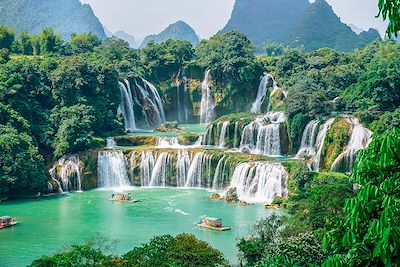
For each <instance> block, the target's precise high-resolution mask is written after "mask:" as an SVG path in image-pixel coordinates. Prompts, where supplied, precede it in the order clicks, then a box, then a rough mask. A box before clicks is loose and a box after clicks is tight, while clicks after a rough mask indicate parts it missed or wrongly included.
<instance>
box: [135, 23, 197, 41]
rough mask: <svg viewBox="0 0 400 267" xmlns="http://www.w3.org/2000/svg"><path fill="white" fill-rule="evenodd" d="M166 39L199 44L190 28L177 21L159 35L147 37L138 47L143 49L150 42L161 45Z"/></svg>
mask: <svg viewBox="0 0 400 267" xmlns="http://www.w3.org/2000/svg"><path fill="white" fill-rule="evenodd" d="M168 39H173V40H183V41H188V42H190V43H191V44H192V45H197V44H198V43H199V42H200V39H199V37H198V35H197V34H196V32H195V31H194V30H193V28H192V27H190V26H189V25H188V24H187V23H185V22H183V21H177V22H175V23H173V24H170V25H169V26H168V27H167V28H165V29H164V30H163V31H162V32H160V33H159V34H151V35H149V36H147V37H146V38H145V39H144V40H143V42H142V44H141V46H140V47H145V46H147V44H149V43H150V42H155V43H162V42H165V41H167V40H168Z"/></svg>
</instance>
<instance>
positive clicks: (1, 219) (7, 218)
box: [0, 216, 12, 221]
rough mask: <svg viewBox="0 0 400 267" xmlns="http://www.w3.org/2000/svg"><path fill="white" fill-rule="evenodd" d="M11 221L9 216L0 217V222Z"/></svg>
mask: <svg viewBox="0 0 400 267" xmlns="http://www.w3.org/2000/svg"><path fill="white" fill-rule="evenodd" d="M10 219H12V218H11V217H10V216H2V217H0V221H6V220H10Z"/></svg>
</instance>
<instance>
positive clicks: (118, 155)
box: [97, 151, 130, 190]
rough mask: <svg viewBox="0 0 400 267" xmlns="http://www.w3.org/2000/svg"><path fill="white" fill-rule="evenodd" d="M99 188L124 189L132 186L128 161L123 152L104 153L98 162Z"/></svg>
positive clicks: (99, 155) (100, 153) (99, 154)
mask: <svg viewBox="0 0 400 267" xmlns="http://www.w3.org/2000/svg"><path fill="white" fill-rule="evenodd" d="M97 176H98V187H99V188H103V189H117V190H118V189H120V190H121V189H124V188H126V187H129V186H130V182H129V177H128V172H127V165H126V159H125V156H124V154H123V153H122V152H121V151H112V152H111V151H110V152H109V151H102V152H99V153H98V160H97Z"/></svg>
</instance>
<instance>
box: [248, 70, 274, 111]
mask: <svg viewBox="0 0 400 267" xmlns="http://www.w3.org/2000/svg"><path fill="white" fill-rule="evenodd" d="M271 86H272V87H273V88H274V89H276V88H278V86H277V85H276V82H275V80H274V77H272V75H271V74H265V75H264V76H263V77H262V79H261V81H260V84H259V86H258V92H257V97H256V100H255V101H254V103H253V105H252V107H251V112H252V113H259V112H260V111H261V106H262V104H263V103H264V101H265V97H266V94H267V89H268V88H269V87H271Z"/></svg>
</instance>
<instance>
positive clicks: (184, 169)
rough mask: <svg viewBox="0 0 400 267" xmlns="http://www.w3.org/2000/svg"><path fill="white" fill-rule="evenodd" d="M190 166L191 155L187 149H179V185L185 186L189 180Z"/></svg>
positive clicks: (177, 178)
mask: <svg viewBox="0 0 400 267" xmlns="http://www.w3.org/2000/svg"><path fill="white" fill-rule="evenodd" d="M189 168H190V156H189V153H188V152H187V151H186V150H179V151H178V158H177V160H176V183H177V186H178V187H184V186H185V184H186V180H187V174H188V171H189Z"/></svg>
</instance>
